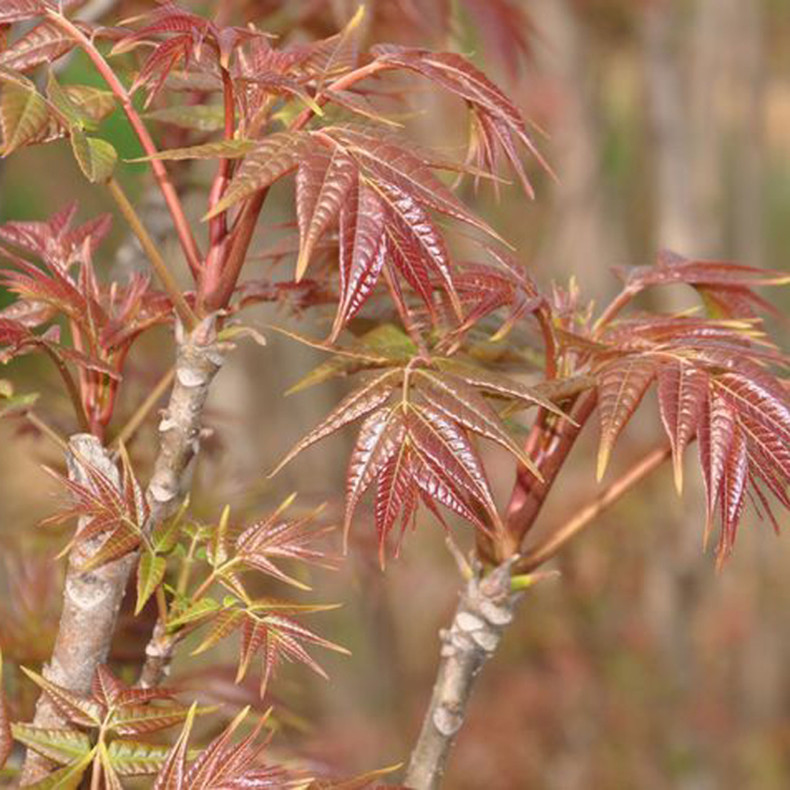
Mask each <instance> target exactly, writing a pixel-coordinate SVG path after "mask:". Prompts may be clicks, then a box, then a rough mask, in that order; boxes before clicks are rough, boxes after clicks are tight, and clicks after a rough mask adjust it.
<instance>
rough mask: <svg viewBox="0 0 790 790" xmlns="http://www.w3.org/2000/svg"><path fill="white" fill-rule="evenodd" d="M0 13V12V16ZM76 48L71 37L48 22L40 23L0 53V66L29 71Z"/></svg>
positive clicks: (57, 26) (51, 61)
mask: <svg viewBox="0 0 790 790" xmlns="http://www.w3.org/2000/svg"><path fill="white" fill-rule="evenodd" d="M1 14H2V12H1V11H0V15H1ZM75 46H76V42H75V40H74V37H73V36H70V35H68V34H67V33H65V32H64V31H63V29H62V28H61V27H60V26H59V25H57V24H55V23H54V22H51V21H49V20H47V21H45V22H41V23H40V24H38V25H36V26H35V27H34V28H32V29H31V30H30V31H28V32H27V33H25V34H24V35H23V36H21V37H20V38H18V39H17V40H16V41H14V43H13V44H12V45H11V46H10V47H8V48H7V49H5V50H3V51H2V52H0V66H4V67H5V68H8V69H14V70H16V71H22V72H24V71H29V70H30V69H33V68H35V67H36V66H40V65H41V64H42V63H53V62H54V61H56V60H57V59H58V58H60V57H62V56H63V55H65V54H66V53H67V52H70V51H71V50H72V49H74V47H75Z"/></svg>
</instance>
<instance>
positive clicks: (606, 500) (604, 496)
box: [514, 445, 672, 573]
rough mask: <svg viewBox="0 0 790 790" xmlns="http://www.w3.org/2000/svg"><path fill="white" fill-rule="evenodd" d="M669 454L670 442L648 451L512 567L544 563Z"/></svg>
mask: <svg viewBox="0 0 790 790" xmlns="http://www.w3.org/2000/svg"><path fill="white" fill-rule="evenodd" d="M671 457H672V448H671V447H670V446H669V445H667V446H666V447H657V448H656V449H655V450H651V451H650V452H649V453H648V454H647V455H645V456H644V457H643V458H642V459H641V460H639V461H637V463H635V464H634V465H633V466H632V467H631V468H630V469H629V470H628V471H627V472H626V473H625V474H624V475H623V476H622V477H619V478H618V479H617V480H615V481H614V482H613V483H612V484H611V485H610V486H608V487H607V488H606V489H605V490H604V491H603V492H602V493H601V494H599V495H598V496H597V497H595V499H593V500H592V502H590V503H589V504H588V505H586V506H585V507H583V508H582V509H581V510H580V511H579V512H578V513H576V514H575V515H574V516H573V517H572V518H571V519H570V520H569V521H567V522H566V523H565V524H563V525H562V526H561V527H559V529H556V530H553V531H552V532H551V533H550V534H549V536H548V537H547V538H546V539H545V540H544V541H542V542H541V543H538V545H537V546H535V547H534V548H532V549H531V550H530V551H528V552H526V553H525V554H524V555H523V556H522V557H521V559H519V560H518V561H517V562H516V564H515V566H514V567H515V570H516V571H517V572H519V573H529V572H530V571H533V570H535V568H538V567H540V566H541V565H543V563H544V562H548V561H549V560H550V559H552V558H553V557H554V556H556V554H557V553H558V552H559V551H560V549H561V548H562V547H563V546H565V545H566V544H567V543H568V541H570V540H571V539H572V538H574V537H575V536H576V535H577V534H578V533H579V532H581V531H582V530H583V529H585V528H586V527H588V526H589V525H590V524H592V523H593V522H594V521H595V520H596V519H597V518H598V516H600V515H601V513H603V512H604V511H605V510H607V509H608V508H610V507H611V506H612V505H613V504H614V503H615V502H617V501H618V500H619V499H620V498H621V497H623V496H624V495H625V494H627V493H628V492H629V491H630V490H631V489H632V488H634V486H636V485H638V484H639V483H641V482H642V480H644V479H645V478H646V477H647V476H648V475H649V474H650V473H651V472H653V471H654V470H655V469H658V467H659V466H661V465H662V464H663V463H664V462H665V461H667V460H669V458H671Z"/></svg>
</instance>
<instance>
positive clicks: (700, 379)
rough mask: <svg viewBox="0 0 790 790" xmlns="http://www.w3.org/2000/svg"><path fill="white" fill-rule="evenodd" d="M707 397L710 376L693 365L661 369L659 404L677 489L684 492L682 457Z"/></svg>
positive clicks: (683, 363)
mask: <svg viewBox="0 0 790 790" xmlns="http://www.w3.org/2000/svg"><path fill="white" fill-rule="evenodd" d="M707 396H708V375H707V374H706V373H705V372H704V371H702V370H701V369H699V368H697V367H695V366H694V365H692V364H691V363H689V362H687V361H685V360H683V359H678V360H673V361H671V362H669V363H668V364H666V365H661V366H660V367H659V369H658V404H659V407H660V410H661V419H662V420H663V423H664V428H665V430H666V432H667V436H668V437H669V441H670V444H671V445H672V460H673V463H674V470H675V486H676V487H677V490H678V493H680V492H681V491H682V490H683V453H684V451H685V449H686V447H687V446H688V444H689V442H690V441H691V439H692V438H693V436H694V434H695V432H696V429H697V424H698V422H699V417H700V412H701V410H702V408H703V405H704V404H705V401H706V399H707Z"/></svg>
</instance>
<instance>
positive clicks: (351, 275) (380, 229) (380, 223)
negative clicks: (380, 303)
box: [330, 183, 387, 342]
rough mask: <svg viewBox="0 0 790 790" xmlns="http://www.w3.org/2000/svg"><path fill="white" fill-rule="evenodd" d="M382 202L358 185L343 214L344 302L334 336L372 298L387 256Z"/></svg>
mask: <svg viewBox="0 0 790 790" xmlns="http://www.w3.org/2000/svg"><path fill="white" fill-rule="evenodd" d="M386 241H387V240H386V233H385V212H384V206H383V204H382V201H381V199H380V197H379V195H378V193H376V192H375V191H374V190H373V189H371V188H370V187H369V186H367V184H365V183H357V184H356V185H355V186H354V187H353V188H352V190H351V193H350V194H349V196H348V199H347V200H346V201H345V203H344V205H343V207H342V209H341V211H340V260H339V263H338V267H339V271H340V300H339V303H338V306H337V314H336V316H335V322H334V325H333V328H332V334H331V336H330V342H334V340H335V339H336V338H337V335H338V334H339V333H340V330H341V329H342V328H343V327H344V326H345V325H346V324H347V323H348V322H349V321H350V320H351V319H352V318H353V317H354V316H355V315H356V314H357V312H358V311H359V310H360V308H361V307H362V305H363V304H364V303H365V302H366V301H367V300H368V299H369V298H370V295H371V294H372V293H373V289H374V288H375V287H376V283H377V282H378V280H379V276H380V274H381V270H382V267H383V265H384V261H385V257H386V254H387V243H386Z"/></svg>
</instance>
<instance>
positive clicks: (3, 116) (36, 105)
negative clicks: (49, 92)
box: [0, 79, 50, 156]
mask: <svg viewBox="0 0 790 790" xmlns="http://www.w3.org/2000/svg"><path fill="white" fill-rule="evenodd" d="M49 120H50V112H49V108H48V107H47V103H46V101H45V100H44V97H43V96H41V94H40V93H39V92H38V91H37V90H36V88H35V85H33V84H32V83H31V84H30V85H27V84H25V83H22V82H16V81H12V80H9V79H4V80H3V81H2V84H0V129H2V132H3V156H8V155H9V154H10V153H12V152H14V151H16V150H17V149H18V148H21V147H22V146H23V145H26V144H27V143H30V142H33V141H34V140H36V139H37V138H38V137H40V136H41V134H42V132H44V131H45V130H46V129H47V124H48V122H49Z"/></svg>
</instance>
